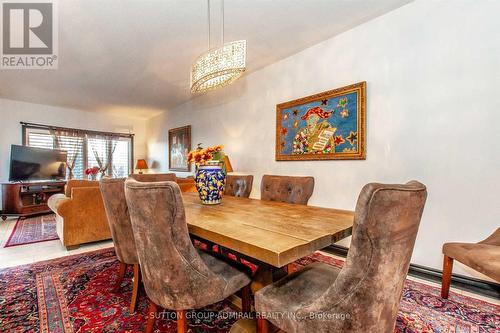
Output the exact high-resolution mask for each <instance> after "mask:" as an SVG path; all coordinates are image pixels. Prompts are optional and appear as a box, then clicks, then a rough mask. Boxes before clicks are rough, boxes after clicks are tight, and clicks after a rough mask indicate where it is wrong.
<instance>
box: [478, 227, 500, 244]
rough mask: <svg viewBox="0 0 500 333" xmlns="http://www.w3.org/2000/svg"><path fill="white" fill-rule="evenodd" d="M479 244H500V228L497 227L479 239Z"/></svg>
mask: <svg viewBox="0 0 500 333" xmlns="http://www.w3.org/2000/svg"><path fill="white" fill-rule="evenodd" d="M479 244H488V245H495V246H500V228H497V230H495V231H494V232H493V233H492V234H491V235H489V236H488V238H486V239H485V240H482V241H480V242H479Z"/></svg>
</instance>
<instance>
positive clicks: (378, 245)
mask: <svg viewBox="0 0 500 333" xmlns="http://www.w3.org/2000/svg"><path fill="white" fill-rule="evenodd" d="M426 198H427V190H426V188H425V186H424V185H423V184H421V183H419V182H416V181H411V182H409V183H407V184H405V185H385V184H375V183H372V184H368V185H366V186H365V187H364V188H363V190H362V191H361V194H360V196H359V199H358V203H357V205H356V212H355V216H354V226H353V236H352V241H351V246H350V247H349V252H348V256H347V259H346V262H345V264H344V267H343V269H342V271H341V272H340V273H339V275H338V277H337V279H336V280H335V282H334V284H333V285H332V286H331V287H330V288H329V289H328V291H327V292H326V293H325V294H323V296H322V297H320V298H319V299H317V300H316V301H315V302H314V304H313V305H311V306H310V307H307V308H306V309H303V311H305V312H308V311H318V310H320V309H323V310H324V309H329V311H331V312H335V313H340V314H342V313H343V314H349V315H350V317H349V320H334V321H327V322H323V323H319V322H318V323H314V322H311V324H312V325H313V326H314V325H319V327H317V330H316V331H324V330H325V329H327V330H326V331H329V332H330V331H331V332H347V331H349V332H393V331H394V325H395V322H396V317H397V312H398V308H399V303H400V300H401V293H402V290H403V285H404V282H405V279H406V275H407V273H408V268H409V265H410V259H411V255H412V252H413V246H414V244H415V238H416V236H417V231H418V227H419V224H420V219H421V216H422V212H423V209H424V205H425V201H426ZM321 325H328V326H326V327H321Z"/></svg>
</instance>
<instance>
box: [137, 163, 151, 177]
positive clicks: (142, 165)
mask: <svg viewBox="0 0 500 333" xmlns="http://www.w3.org/2000/svg"><path fill="white" fill-rule="evenodd" d="M135 168H136V169H138V170H139V174H142V170H144V169H149V168H148V163H147V162H146V160H137V163H136V165H135Z"/></svg>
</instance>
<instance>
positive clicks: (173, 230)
mask: <svg viewBox="0 0 500 333" xmlns="http://www.w3.org/2000/svg"><path fill="white" fill-rule="evenodd" d="M125 197H126V200H127V205H128V208H129V213H130V218H131V222H132V228H133V230H134V237H135V244H136V247H137V254H138V258H139V263H140V268H141V273H142V277H143V284H144V288H145V290H146V294H147V296H148V298H149V300H150V305H149V311H148V317H147V318H148V319H147V324H146V329H145V332H148V333H149V332H152V331H153V328H154V324H155V319H156V317H157V310H158V307H161V308H164V309H168V310H174V311H176V315H177V331H178V332H187V321H186V310H190V309H199V308H202V307H205V306H207V305H210V304H213V303H217V302H220V301H222V300H224V299H225V298H227V297H228V296H230V295H232V294H234V293H235V292H237V291H239V290H241V291H242V310H243V311H244V312H249V311H250V302H251V301H250V299H251V297H250V286H249V284H250V278H249V274H250V270H249V268H248V267H245V266H244V265H241V264H239V263H237V262H231V261H229V260H226V259H225V258H223V257H221V256H218V255H216V254H208V253H206V252H204V251H202V250H200V249H195V247H194V246H193V245H192V244H191V240H190V238H189V233H188V228H187V223H186V215H185V211H184V205H183V201H182V195H181V191H180V188H179V186H178V185H177V183H175V182H172V181H167V182H157V183H141V182H138V181H136V180H135V179H133V178H128V179H127V180H126V181H125Z"/></svg>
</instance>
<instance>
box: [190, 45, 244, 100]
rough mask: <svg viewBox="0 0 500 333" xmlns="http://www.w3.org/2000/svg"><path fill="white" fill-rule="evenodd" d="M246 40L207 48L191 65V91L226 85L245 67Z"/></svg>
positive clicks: (195, 91)
mask: <svg viewBox="0 0 500 333" xmlns="http://www.w3.org/2000/svg"><path fill="white" fill-rule="evenodd" d="M246 53H247V41H246V40H238V41H234V42H230V43H226V44H224V45H223V46H221V47H219V48H217V49H212V50H209V51H208V52H207V53H204V54H203V55H201V56H200V57H199V58H198V59H196V61H195V62H194V64H193V65H192V66H191V92H192V93H199V92H204V91H207V90H211V89H215V88H219V87H223V86H227V85H228V84H231V83H232V82H234V81H235V80H236V79H237V78H239V77H240V76H241V74H243V72H244V71H245V68H246Z"/></svg>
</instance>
